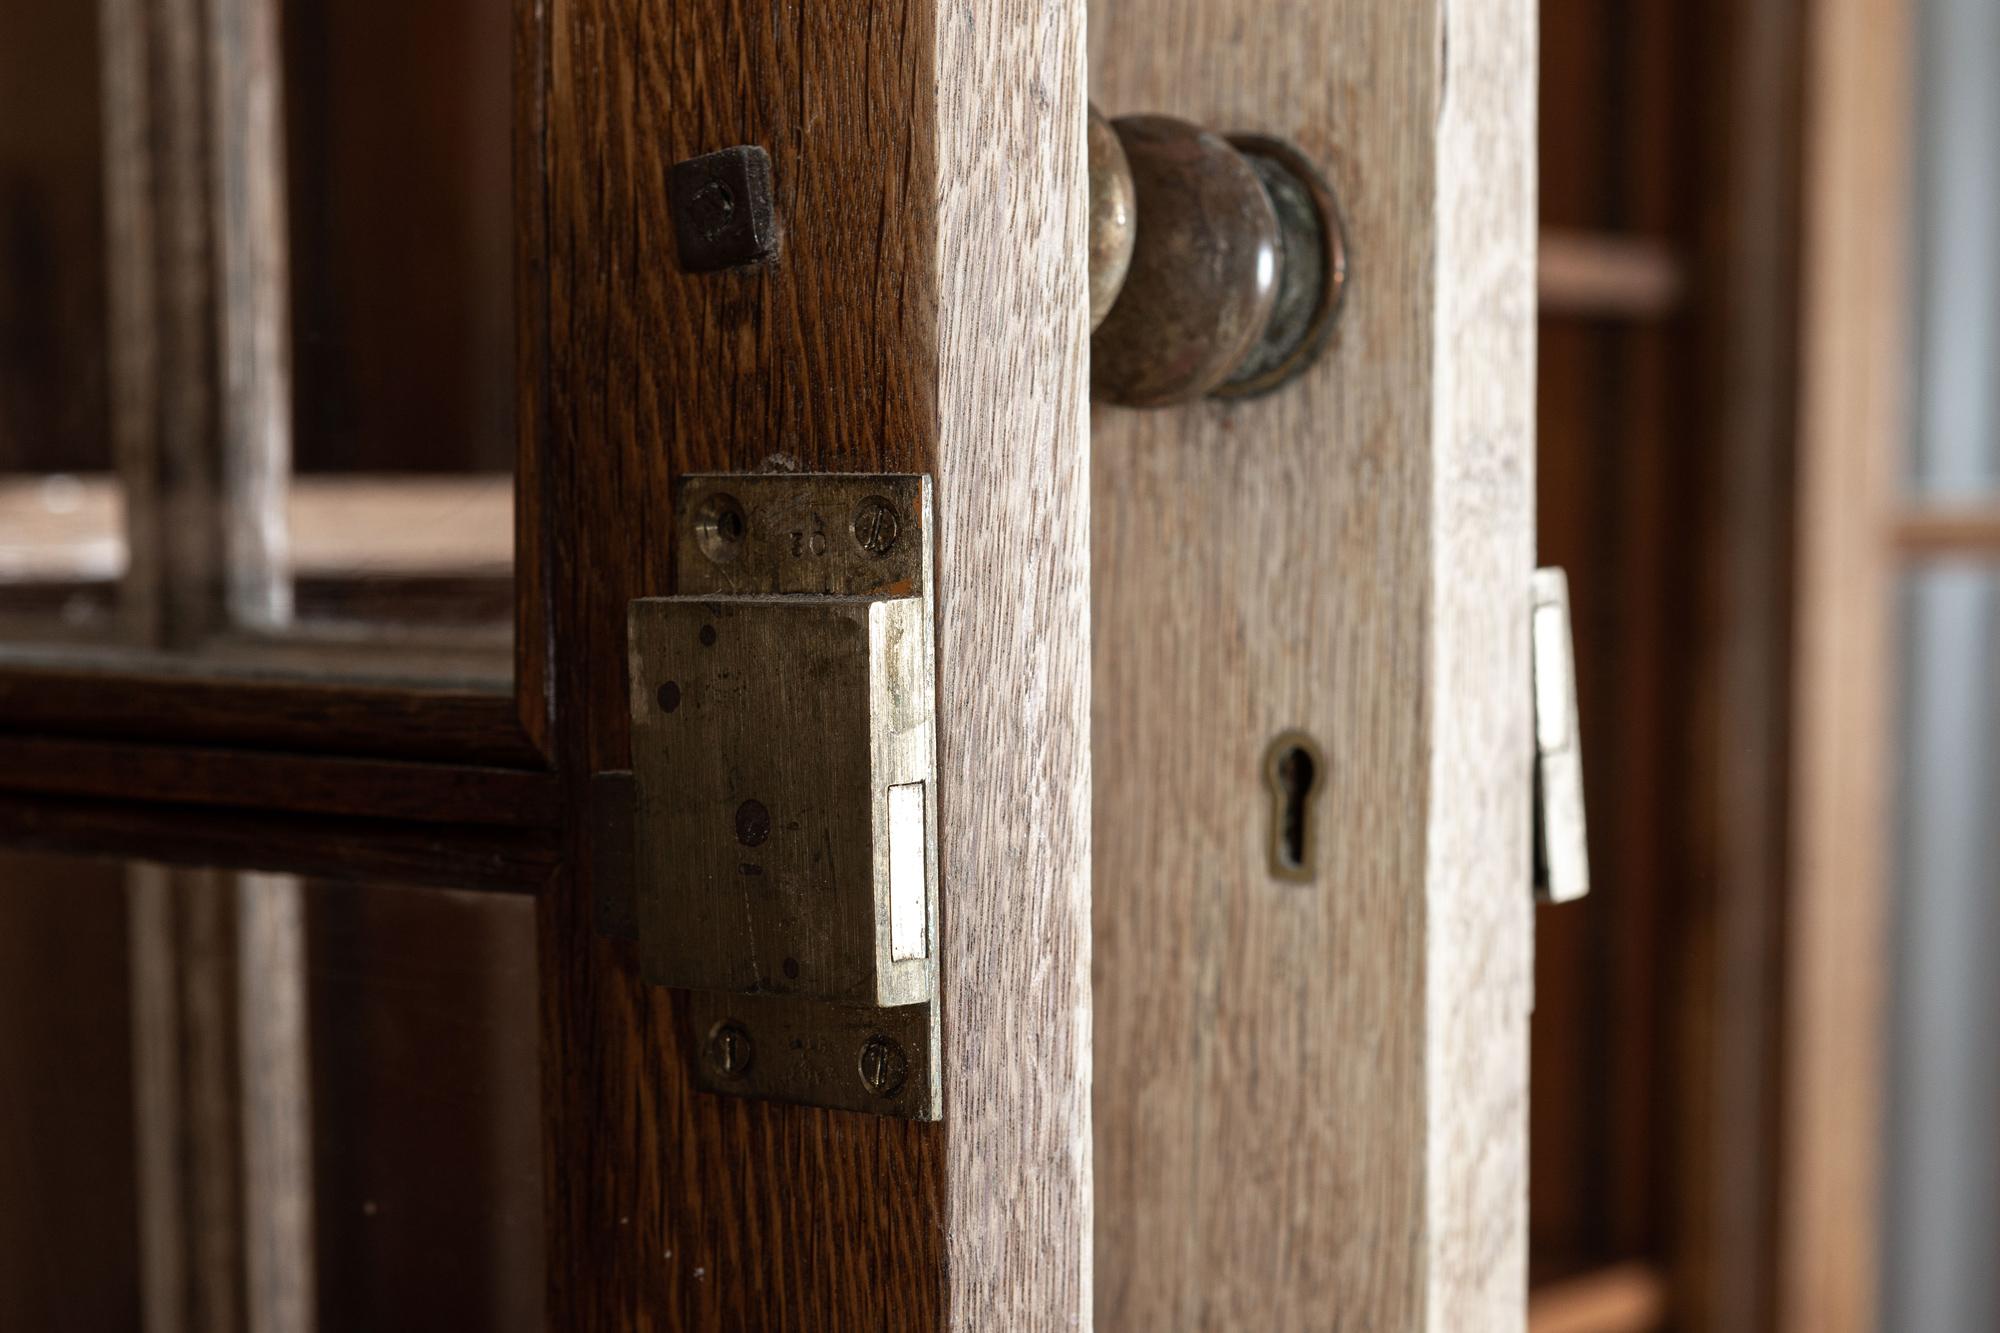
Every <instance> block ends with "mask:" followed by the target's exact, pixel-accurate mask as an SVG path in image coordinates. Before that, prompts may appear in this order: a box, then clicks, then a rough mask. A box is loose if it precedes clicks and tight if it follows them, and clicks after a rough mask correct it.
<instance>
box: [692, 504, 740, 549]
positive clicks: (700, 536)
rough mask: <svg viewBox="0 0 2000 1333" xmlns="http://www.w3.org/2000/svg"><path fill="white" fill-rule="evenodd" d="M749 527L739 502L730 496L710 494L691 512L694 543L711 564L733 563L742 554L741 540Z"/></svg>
mask: <svg viewBox="0 0 2000 1333" xmlns="http://www.w3.org/2000/svg"><path fill="white" fill-rule="evenodd" d="M749 530H750V523H749V520H748V519H747V518H746V517H745V516H744V513H743V502H742V501H740V500H738V499H737V498H736V497H735V496H733V495H728V494H716V495H711V496H709V497H708V499H706V500H704V501H702V505H701V508H700V509H698V510H696V511H695V516H694V544H695V545H696V546H699V547H700V548H701V553H702V554H703V555H705V556H707V557H708V559H709V563H711V564H717V565H727V564H732V563H734V562H735V560H736V558H737V557H738V556H740V555H742V554H743V539H744V537H745V536H746V535H747V534H748V533H749Z"/></svg>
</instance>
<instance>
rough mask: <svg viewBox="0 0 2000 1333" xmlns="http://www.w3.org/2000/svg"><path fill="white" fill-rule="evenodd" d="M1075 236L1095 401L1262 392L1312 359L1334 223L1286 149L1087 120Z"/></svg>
mask: <svg viewBox="0 0 2000 1333" xmlns="http://www.w3.org/2000/svg"><path fill="white" fill-rule="evenodd" d="M1090 224H1091V235H1090V261H1091V269H1090V302H1091V320H1092V323H1093V326H1094V328H1095V332H1094V333H1093V334H1092V336H1091V343H1090V358H1091V390H1092V393H1093V395H1094V396H1095V397H1097V398H1099V399H1101V400H1104V401H1106V402H1112V403H1121V404H1124V405H1127V406H1131V407H1161V406H1166V405H1168V404H1171V403H1180V402H1186V401H1188V400H1190V399H1194V398H1200V397H1202V396H1204V395H1211V394H1212V395H1216V396H1221V397H1241V396H1246V395H1250V394H1257V393H1263V392H1266V391H1268V390H1270V389H1273V388H1276V387H1277V386H1278V385H1279V384H1282V383H1283V382H1285V381H1286V380H1288V379H1290V378H1292V376H1294V375H1296V374H1297V373H1298V372H1299V371H1300V370H1302V369H1304V368H1305V367H1306V366H1307V365H1309V364H1310V363H1311V362H1312V360H1313V359H1314V358H1315V357H1316V356H1317V355H1318V353H1319V352H1320V350H1321V349H1322V348H1323V347H1324V346H1325V344H1326V339H1327V335H1328V334H1329V333H1330V332H1331V330H1332V327H1333V320H1334V316H1335V315H1336V314H1337V312H1338V310H1339V307H1340V292H1341V286H1342V282H1343V279H1344V277H1345V258H1344V252H1343V247H1342V241H1341V232H1340V223H1339V216H1338V212H1337V209H1336V207H1335V203H1334V198H1333V193H1332V191H1331V189H1329V188H1328V186H1327V185H1326V183H1325V181H1324V180H1323V179H1321V177H1320V175H1319V173H1318V172H1317V171H1315V170H1314V169H1313V167H1312V165H1311V164H1310V163H1308V162H1307V161H1306V160H1305V159H1304V158H1303V157H1301V156H1300V155H1299V154H1298V152H1297V151H1296V150H1295V149H1293V148H1292V147H1291V146H1290V145H1288V144H1285V143H1283V142H1281V141H1278V140H1274V139H1266V138H1261V137H1255V136H1248V135H1242V136H1237V137H1234V138H1230V139H1224V138H1223V137H1221V136H1220V135H1216V134H1213V133H1211V132H1209V131H1207V130H1204V129H1202V128H1201V127H1200V126H1198V125H1191V124H1189V123H1188V122H1186V121H1183V120H1176V119H1174V118H1172V117H1169V116H1126V117H1122V118H1120V119H1118V120H1115V121H1109V122H1107V121H1106V120H1105V119H1104V118H1103V117H1102V116H1101V115H1099V114H1098V113H1097V111H1096V110H1095V108H1093V109H1092V111H1091V125H1090Z"/></svg>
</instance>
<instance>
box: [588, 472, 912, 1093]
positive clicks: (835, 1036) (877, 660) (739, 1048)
mask: <svg viewBox="0 0 2000 1333" xmlns="http://www.w3.org/2000/svg"><path fill="white" fill-rule="evenodd" d="M675 532H676V534H677V536H676V543H675V569H676V579H675V587H676V595H674V596H671V597H657V598H646V599H643V600H640V601H635V602H633V603H632V604H631V606H630V609H629V615H628V624H627V628H628V633H629V640H628V651H629V655H630V662H629V665H630V669H631V685H632V756H633V762H632V768H633V792H634V795H633V819H632V827H633V840H632V845H633V849H634V859H633V864H632V872H631V873H632V882H633V884H634V890H635V891H634V894H633V901H634V907H635V911H634V914H633V916H634V925H635V926H636V933H637V938H638V945H639V962H640V967H641V970H642V971H643V973H644V975H645V976H646V978H647V980H649V981H651V982H653V983H655V984H657V985H662V986H672V987H677V988H682V989H686V990H689V991H692V992H694V993H695V994H694V997H693V1001H692V1003H691V1005H690V1012H691V1014H692V1016H693V1020H694V1024H695V1029H696V1031H695V1034H694V1036H695V1043H696V1046H697V1048H698V1049H697V1052H696V1063H697V1068H696V1081H697V1083H698V1085H699V1086H701V1087H703V1088H705V1089H707V1090H709V1091H713V1092H722V1093H733V1094H739V1095H745V1096H753V1097H764V1098H770V1099H774V1100H781V1101H796V1102H805V1103H810V1104H813V1105H818V1106H828V1107H838V1108H842V1109H847V1110H861V1111H872V1112H876V1113H878V1114H883V1115H895V1116H903V1117H907V1118H911V1119H923V1120H927V1119H935V1118H937V1116H938V1114H939V1102H940V1093H939V1070H938V1058H937V1052H938V1025H937V1003H936V999H937V958H938V947H937V922H938V889H937V880H938V859H937V847H938V839H937V792H936V771H937V764H936V734H935V731H936V729H935V725H934V721H933V712H934V698H935V689H934V678H935V648H934V642H935V635H934V631H933V621H932V611H931V606H932V600H931V591H932V574H931V548H932V540H931V501H930V483H929V479H928V478H926V477H922V476H875V475H803V474H770V475H754V476H753V475H732V476H717V475H703V476H689V477H685V478H683V479H682V481H681V486H680V491H679V494H678V496H677V498H676V504H675Z"/></svg>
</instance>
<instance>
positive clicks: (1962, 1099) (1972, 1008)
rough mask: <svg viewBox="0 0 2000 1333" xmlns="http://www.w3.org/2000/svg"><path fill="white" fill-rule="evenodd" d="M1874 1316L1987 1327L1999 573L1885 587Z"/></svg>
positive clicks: (1997, 925)
mask: <svg viewBox="0 0 2000 1333" xmlns="http://www.w3.org/2000/svg"><path fill="white" fill-rule="evenodd" d="M1902 616H1903V639H1902V642H1903V645H1904V648H1903V652H1904V661H1903V682H1902V711H1901V716H1902V753H1901V756H1900V759H1901V781H1900V782H1899V783H1898V784H1897V786H1896V788H1895V790H1896V791H1897V792H1898V793H1899V799H1900V800H1901V802H1902V808H1901V810H1900V811H1899V821H1898V824H1899V834H1900V837H1899V846H1898V875H1897V886H1898V896H1897V898H1896V907H1895V912H1896V936H1897V942H1896V947H1895V951H1894V954H1893V961H1894V976H1895V996H1894V1006H1893V1010H1892V1014H1893V1017H1892V1019H1891V1028H1890V1032H1889V1034H1888V1043H1887V1053H1888V1060H1889V1070H1888V1079H1887V1083H1886V1085H1885V1086H1886V1089H1887V1095H1888V1107H1887V1111H1888V1117H1887V1120H1888V1152H1887V1182H1886V1184H1887V1205H1888V1216H1887V1223H1888V1224H1887V1225H1886V1226H1885V1227H1884V1228H1883V1233H1882V1234H1883V1238H1884V1244H1885V1246H1886V1247H1887V1252H1886V1253H1885V1255H1884V1256H1883V1259H1884V1262H1883V1274H1884V1295H1883V1299H1884V1308H1883V1319H1882V1327H1884V1328H1885V1329H1898V1330H1908V1333H1933V1331H1935V1333H1956V1331H1957V1330H1961V1329H1991V1328H2000V1284H1996V1270H1995V1265H1994V1256H1995V1255H2000V1041H1996V1040H1995V1035H1994V1034H1995V1033H1996V1031H2000V968H1996V967H1995V966H1994V964H1993V960H1994V959H1995V958H1997V957H2000V691H1996V689H1995V688H1994V683H1995V682H1996V681H2000V571H1996V570H1994V569H1990V568H1980V567H1976V566H1970V565H1964V566H1960V565H1939V566H1933V567H1929V568H1924V569H1921V570H1919V571H1918V572H1916V573H1914V574H1912V575H1911V576H1910V577H1909V578H1908V579H1907V581H1906V583H1905V585H1904V589H1903V604H1902Z"/></svg>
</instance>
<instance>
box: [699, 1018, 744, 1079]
mask: <svg viewBox="0 0 2000 1333" xmlns="http://www.w3.org/2000/svg"><path fill="white" fill-rule="evenodd" d="M755 1053H756V1048H755V1047H753V1046H752V1045H751V1044H750V1033H749V1031H748V1030H746V1029H745V1028H744V1026H743V1025H742V1024H741V1023H738V1022H735V1021H733V1020H725V1021H723V1022H720V1023H717V1024H716V1025H715V1026H714V1027H713V1028H712V1029H710V1030H709V1034H708V1067H709V1068H710V1069H713V1070H714V1071H715V1072H716V1073H718V1074H720V1075H722V1077H724V1078H727V1079H738V1078H742V1077H743V1076H744V1075H745V1074H747V1073H749V1072H750V1061H751V1060H752V1058H754V1056H755Z"/></svg>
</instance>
